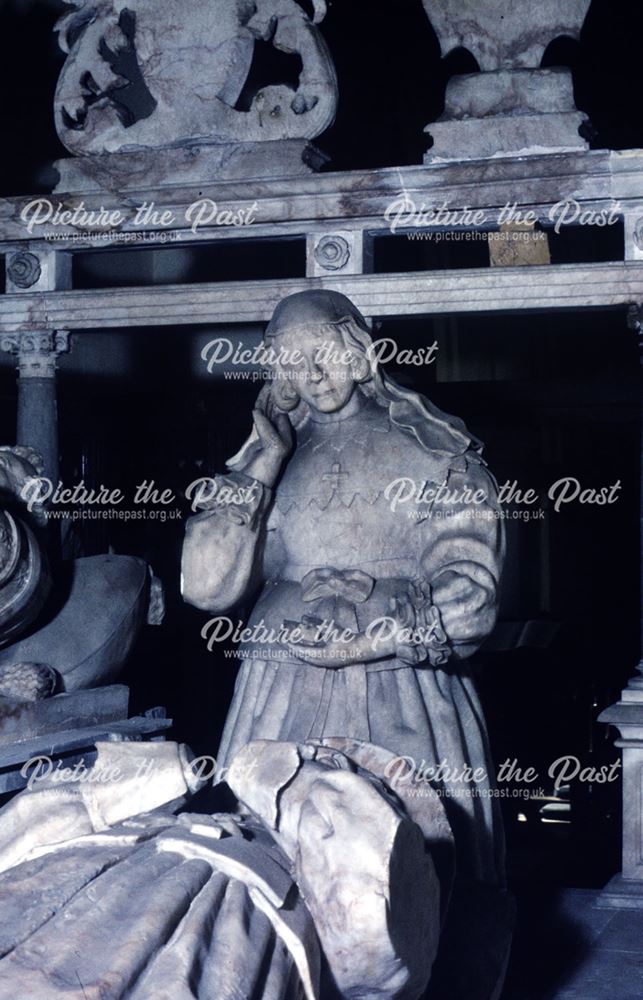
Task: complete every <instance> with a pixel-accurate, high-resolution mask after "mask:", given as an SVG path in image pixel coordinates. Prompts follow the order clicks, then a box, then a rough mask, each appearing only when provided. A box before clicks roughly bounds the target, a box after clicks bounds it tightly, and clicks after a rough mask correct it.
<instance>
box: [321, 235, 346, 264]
mask: <svg viewBox="0 0 643 1000" xmlns="http://www.w3.org/2000/svg"><path fill="white" fill-rule="evenodd" d="M350 255H351V248H350V246H349V245H348V240H346V239H344V237H343V236H322V238H321V239H320V241H319V243H318V244H317V246H316V247H315V260H316V261H317V263H318V264H319V265H320V267H323V268H324V270H326V271H341V269H342V268H343V267H346V265H347V264H348V261H349V260H350Z"/></svg>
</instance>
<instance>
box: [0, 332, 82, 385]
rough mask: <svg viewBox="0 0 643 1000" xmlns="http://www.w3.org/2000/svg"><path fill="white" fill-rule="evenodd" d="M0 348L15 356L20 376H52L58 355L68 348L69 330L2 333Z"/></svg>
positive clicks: (54, 372)
mask: <svg viewBox="0 0 643 1000" xmlns="http://www.w3.org/2000/svg"><path fill="white" fill-rule="evenodd" d="M0 350H1V351H7V352H8V353H9V354H15V355H16V356H17V358H18V372H19V375H20V378H54V376H55V374H56V359H57V357H58V355H59V354H64V353H66V352H67V351H68V350H69V332H68V331H67V330H35V331H34V330H30V331H28V332H25V333H4V334H2V335H1V336H0Z"/></svg>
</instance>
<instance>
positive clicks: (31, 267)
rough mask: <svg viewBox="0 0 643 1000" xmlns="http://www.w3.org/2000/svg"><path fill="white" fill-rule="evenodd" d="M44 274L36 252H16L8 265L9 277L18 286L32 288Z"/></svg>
mask: <svg viewBox="0 0 643 1000" xmlns="http://www.w3.org/2000/svg"><path fill="white" fill-rule="evenodd" d="M41 274H42V268H41V266H40V261H39V259H38V257H37V256H36V254H35V253H29V252H26V251H25V252H24V253H16V254H14V255H13V256H12V257H11V258H10V260H9V263H8V265H7V278H8V279H9V281H10V282H11V283H12V284H13V285H15V286H16V288H31V286H32V285H35V284H37V282H38V281H39V280H40V275H41Z"/></svg>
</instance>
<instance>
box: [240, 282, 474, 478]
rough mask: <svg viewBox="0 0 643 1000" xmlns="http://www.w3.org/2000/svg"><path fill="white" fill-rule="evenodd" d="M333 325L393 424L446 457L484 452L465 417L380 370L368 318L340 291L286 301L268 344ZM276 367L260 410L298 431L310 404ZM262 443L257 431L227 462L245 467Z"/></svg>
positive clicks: (358, 378) (359, 380)
mask: <svg viewBox="0 0 643 1000" xmlns="http://www.w3.org/2000/svg"><path fill="white" fill-rule="evenodd" d="M330 329H332V330H333V331H336V332H338V333H339V334H340V335H341V338H342V341H343V343H344V347H345V348H346V350H347V351H348V352H350V354H351V356H352V360H351V367H352V374H353V379H354V381H355V383H356V384H357V387H358V389H359V390H360V391H361V392H362V393H363V394H364V395H365V396H367V397H368V398H369V399H372V400H373V401H374V402H376V403H377V404H378V405H379V406H382V407H386V408H387V410H388V414H389V419H390V420H391V423H393V424H395V425H396V426H397V427H398V428H399V429H400V430H401V431H402V432H403V433H405V434H408V435H409V436H410V437H413V438H415V440H416V441H418V442H419V444H420V445H421V446H422V447H423V448H424V450H425V451H430V452H437V453H438V454H440V455H443V456H457V455H463V454H464V453H465V452H467V451H471V450H473V451H475V452H481V451H482V447H483V446H482V444H481V442H480V441H478V440H477V439H476V438H475V437H473V435H472V434H470V433H469V431H468V430H467V428H466V426H465V424H464V423H463V421H462V420H460V419H459V418H458V417H452V416H449V415H448V414H446V413H443V412H442V411H441V410H439V409H438V407H437V406H434V404H433V403H432V402H430V400H428V399H426V398H425V397H424V396H421V395H420V394H419V393H417V392H413V391H411V390H410V389H405V388H403V387H402V386H401V385H398V384H397V382H395V381H394V380H393V379H392V378H390V377H389V376H388V375H387V374H386V373H385V372H383V371H382V370H381V369H380V367H379V364H378V362H377V359H376V356H375V351H374V350H373V340H372V338H371V335H370V331H369V328H368V324H367V323H366V320H365V319H364V317H363V316H362V314H361V313H360V311H359V310H358V309H357V307H356V306H355V305H354V304H353V303H352V302H351V301H350V299H348V298H346V296H345V295H342V294H341V293H340V292H333V291H330V290H326V289H323V290H322V289H315V290H312V291H309V292H298V293H296V294H295V295H291V296H289V297H288V298H287V299H283V300H282V302H280V303H279V305H278V306H277V308H276V310H275V313H274V315H273V318H272V320H271V322H270V324H269V325H268V329H267V331H266V336H265V340H264V343H265V345H266V347H267V348H271V347H272V346H273V345H274V344H275V343H276V341H277V340H278V338H279V337H280V336H281V335H282V334H283V333H285V332H286V331H296V332H301V333H304V332H305V331H312V332H313V333H314V334H315V335H316V336H320V337H322V336H323V334H324V331H327V332H328V331H329V330H330ZM276 367H277V371H276V375H277V377H276V378H274V379H272V380H271V382H270V384H268V385H266V386H264V388H263V389H262V390H261V392H260V394H259V397H258V399H257V402H256V408H257V409H259V410H262V411H263V412H265V413H266V414H267V416H268V417H271V416H274V409H275V408H277V409H278V410H282V411H284V412H287V413H288V415H289V418H290V422H291V423H292V425H293V427H294V428H295V430H299V429H300V428H301V427H303V426H304V425H305V424H306V423H307V422H308V420H309V418H310V408H309V406H308V404H307V403H306V402H305V401H304V400H303V399H301V398H300V397H299V395H298V394H297V392H296V390H294V389H293V387H292V384H291V383H290V384H289V382H288V380H287V379H286V378H283V377H280V376H279V371H278V366H276ZM289 388H290V392H289V391H288V390H289ZM257 447H258V435H257V433H256V431H255V430H254V429H253V432H252V434H251V435H250V437H249V438H248V440H247V441H246V443H245V444H244V446H243V448H242V449H241V451H240V452H238V454H237V455H235V456H234V457H233V458H232V459H230V461H229V462H228V467H229V468H231V469H239V470H240V469H242V468H243V467H244V466H245V465H246V463H247V461H248V460H249V458H250V456H251V454H252V453H253V452H254V451H255V450H256V449H257Z"/></svg>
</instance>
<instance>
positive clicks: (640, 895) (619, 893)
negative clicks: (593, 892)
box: [594, 875, 643, 910]
mask: <svg viewBox="0 0 643 1000" xmlns="http://www.w3.org/2000/svg"><path fill="white" fill-rule="evenodd" d="M594 905H595V906H598V907H600V908H601V909H619V910H621V909H626V910H643V881H640V880H638V879H627V878H623V876H622V875H615V876H614V878H613V879H610V881H609V882H608V883H607V885H606V886H605V888H604V889H603V891H602V893H601V895H600V896H599V897H598V899H597V900H596V903H595V904H594Z"/></svg>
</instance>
